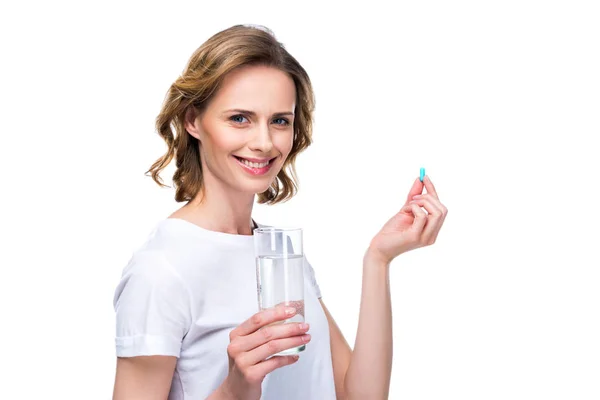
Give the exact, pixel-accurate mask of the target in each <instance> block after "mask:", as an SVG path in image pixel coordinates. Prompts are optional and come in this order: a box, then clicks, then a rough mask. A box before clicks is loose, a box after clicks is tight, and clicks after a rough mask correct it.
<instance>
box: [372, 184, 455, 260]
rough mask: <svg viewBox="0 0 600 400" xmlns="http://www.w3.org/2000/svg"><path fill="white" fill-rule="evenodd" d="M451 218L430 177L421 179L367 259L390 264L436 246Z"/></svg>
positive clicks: (378, 237) (380, 234) (413, 187)
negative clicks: (408, 252)
mask: <svg viewBox="0 0 600 400" xmlns="http://www.w3.org/2000/svg"><path fill="white" fill-rule="evenodd" d="M423 185H424V186H423ZM423 187H425V189H427V193H422V192H423ZM421 207H423V208H424V209H425V210H427V213H425V211H423V210H422V209H421ZM447 214H448V209H447V208H446V207H445V206H444V205H443V204H442V203H441V202H440V199H439V197H438V194H437V192H436V191H435V187H434V186H433V183H432V182H431V180H430V179H429V177H428V176H427V175H426V176H425V178H424V179H423V182H421V180H420V179H419V178H417V179H416V180H415V183H414V184H413V186H412V188H411V189H410V192H409V194H408V198H407V200H406V203H405V204H404V206H403V207H402V209H400V211H399V212H398V213H397V214H396V215H394V216H393V217H392V218H391V219H390V220H389V221H388V222H387V223H386V224H385V225H384V226H383V228H381V230H380V231H379V232H378V233H377V235H375V237H373V239H372V240H371V244H370V246H369V249H368V250H367V255H368V256H370V257H375V259H377V260H379V261H382V262H384V263H386V264H389V263H390V262H391V261H392V260H393V259H394V258H396V257H397V256H398V255H400V254H402V253H405V252H407V251H410V250H413V249H417V248H419V247H424V246H429V245H432V244H433V243H435V240H436V238H437V236H438V233H439V232H440V229H441V228H442V224H443V223H444V219H445V218H446V215H447Z"/></svg>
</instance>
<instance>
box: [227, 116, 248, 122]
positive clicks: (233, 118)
mask: <svg viewBox="0 0 600 400" xmlns="http://www.w3.org/2000/svg"><path fill="white" fill-rule="evenodd" d="M236 118H244V119H245V118H246V117H244V116H243V115H242V114H238V115H232V116H231V117H230V118H229V119H230V120H231V121H233V122H237V123H243V122H242V121H239V120H237V119H236Z"/></svg>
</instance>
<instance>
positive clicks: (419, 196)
mask: <svg viewBox="0 0 600 400" xmlns="http://www.w3.org/2000/svg"><path fill="white" fill-rule="evenodd" d="M421 197H423V196H421V195H420V194H417V195H414V196H413V197H412V198H413V199H419V198H421Z"/></svg>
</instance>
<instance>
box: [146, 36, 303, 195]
mask: <svg viewBox="0 0 600 400" xmlns="http://www.w3.org/2000/svg"><path fill="white" fill-rule="evenodd" d="M259 99H260V100H259ZM314 104H315V102H314V94H313V90H312V84H311V82H310V78H309V77H308V74H307V73H306V71H305V70H304V68H303V67H302V66H301V65H300V64H299V63H298V62H297V61H296V59H295V58H294V57H292V56H291V55H290V54H289V53H288V52H287V51H286V50H285V47H284V46H283V44H282V43H279V42H278V41H277V40H276V39H275V37H274V36H273V35H272V33H271V32H270V30H268V29H267V28H264V27H260V26H252V27H248V26H242V25H237V26H233V27H231V28H229V29H226V30H224V31H222V32H219V33H217V34H215V35H214V36H213V37H211V38H209V39H208V40H207V41H206V42H205V43H204V44H203V45H202V46H201V47H200V48H198V50H196V52H194V54H193V55H192V56H191V58H190V60H189V62H188V65H187V66H186V68H185V70H184V71H183V74H182V75H181V77H180V78H179V79H177V80H176V81H175V82H174V83H173V84H172V85H171V88H170V89H169V92H168V93H167V96H166V99H165V102H164V105H163V108H162V110H161V112H160V114H159V116H158V117H157V121H156V126H157V130H158V132H159V134H160V135H161V136H162V137H163V139H164V140H165V142H166V143H167V146H168V149H167V152H166V154H165V155H164V156H162V157H160V158H159V159H158V160H157V161H156V162H155V163H154V164H153V165H152V167H151V168H150V169H149V170H148V171H147V174H149V175H151V176H152V178H153V179H154V180H155V181H156V182H157V183H158V184H159V185H161V186H163V185H164V184H163V182H162V179H161V177H160V172H161V171H162V170H163V169H164V168H165V167H166V166H167V165H168V164H169V163H170V162H171V160H172V159H173V158H175V161H176V164H177V167H178V168H177V170H176V172H175V174H174V176H173V184H174V186H175V189H176V193H175V199H176V200H177V201H178V202H183V201H190V200H192V199H194V198H195V197H196V196H197V195H199V194H203V189H204V187H205V182H204V180H205V174H206V170H207V168H208V169H210V168H211V165H208V164H207V163H206V161H207V159H208V158H210V157H211V154H212V152H211V151H210V149H209V147H210V145H211V144H212V145H219V144H223V145H225V144H226V145H228V146H236V145H238V146H240V145H242V144H243V143H242V142H241V141H238V143H233V142H231V140H230V139H231V136H229V135H233V133H232V132H236V134H235V135H237V136H238V137H239V133H238V132H237V131H238V130H242V131H243V132H245V133H246V134H247V135H245V136H242V137H241V138H242V139H240V140H247V139H249V138H250V139H251V140H252V142H250V143H248V144H249V145H251V146H252V145H258V146H259V148H255V149H254V150H250V149H249V148H248V149H245V150H242V149H241V148H238V149H234V148H231V149H230V151H232V152H235V154H232V155H235V156H238V157H242V158H246V159H259V160H261V159H264V158H270V155H269V154H265V151H267V152H273V153H277V152H279V154H276V155H278V156H279V157H278V160H276V162H277V163H278V165H274V167H275V168H273V167H271V168H270V171H271V174H275V177H273V176H271V175H267V176H265V180H267V179H268V178H274V179H271V181H269V185H267V186H266V187H265V188H263V190H257V191H255V193H256V194H257V196H258V203H268V204H275V203H278V202H281V201H285V200H289V199H290V198H291V197H293V196H294V194H295V193H296V191H297V183H296V182H295V170H294V162H295V160H296V157H297V156H298V154H299V153H301V152H302V151H303V150H304V149H306V148H307V147H308V146H309V145H310V144H311V142H312V113H313V110H314ZM207 129H208V130H207ZM174 131H175V132H174ZM248 135H253V136H252V137H250V136H248ZM270 135H271V136H272V140H273V145H274V146H275V148H274V149H265V146H270V144H269V143H265V140H269V139H271V137H270ZM215 137H219V139H218V140H219V142H216V141H215V140H214V138H215ZM211 138H212V139H211ZM202 139H206V141H208V140H212V142H211V143H203V140H202ZM284 142H285V143H284ZM277 146H284V147H285V146H287V147H289V148H287V149H284V150H287V154H286V156H287V157H283V153H281V150H282V149H278V148H277ZM236 151H239V153H238V152H236ZM247 153H251V154H247ZM198 160H200V161H201V162H200V163H199V162H198ZM216 162H219V160H218V159H217V160H216ZM237 165H239V164H237ZM277 167H278V168H277ZM254 172H257V174H254V175H255V176H256V175H260V176H262V175H265V173H266V172H268V171H254ZM255 187H256V186H255Z"/></svg>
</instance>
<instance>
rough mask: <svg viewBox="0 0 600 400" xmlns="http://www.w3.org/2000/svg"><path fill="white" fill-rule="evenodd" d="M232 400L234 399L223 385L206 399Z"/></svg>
mask: <svg viewBox="0 0 600 400" xmlns="http://www.w3.org/2000/svg"><path fill="white" fill-rule="evenodd" d="M232 399H234V397H232V396H231V394H229V393H228V391H227V390H226V389H225V387H224V384H222V385H221V386H219V387H218V388H217V389H216V390H215V391H214V392H212V393H211V394H210V396H208V397H207V398H206V400H232Z"/></svg>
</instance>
